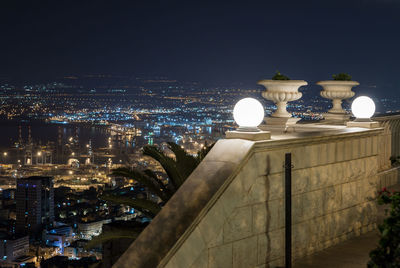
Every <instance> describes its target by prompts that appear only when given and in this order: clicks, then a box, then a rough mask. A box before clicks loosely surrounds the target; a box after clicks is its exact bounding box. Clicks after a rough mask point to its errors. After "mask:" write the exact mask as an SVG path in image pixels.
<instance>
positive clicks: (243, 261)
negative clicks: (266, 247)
mask: <svg viewBox="0 0 400 268" xmlns="http://www.w3.org/2000/svg"><path fill="white" fill-rule="evenodd" d="M256 265H257V236H252V237H249V238H245V239H242V240H238V241H236V242H234V243H233V267H234V268H246V267H248V268H251V267H254V266H256Z"/></svg>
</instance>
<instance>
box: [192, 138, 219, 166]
mask: <svg viewBox="0 0 400 268" xmlns="http://www.w3.org/2000/svg"><path fill="white" fill-rule="evenodd" d="M214 145H215V142H214V143H212V144H211V145H207V143H205V144H204V147H203V148H202V149H200V150H199V151H198V152H197V156H196V162H197V165H198V164H200V162H201V161H203V159H204V158H205V157H206V155H207V154H208V152H209V151H211V149H212V148H213V147H214Z"/></svg>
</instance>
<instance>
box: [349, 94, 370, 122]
mask: <svg viewBox="0 0 400 268" xmlns="http://www.w3.org/2000/svg"><path fill="white" fill-rule="evenodd" d="M351 112H352V113H353V115H354V116H355V117H356V119H364V120H365V119H370V118H371V117H372V116H373V115H374V113H375V103H374V101H373V100H372V99H371V98H370V97H367V96H361V97H358V98H356V99H355V100H354V101H353V103H352V104H351Z"/></svg>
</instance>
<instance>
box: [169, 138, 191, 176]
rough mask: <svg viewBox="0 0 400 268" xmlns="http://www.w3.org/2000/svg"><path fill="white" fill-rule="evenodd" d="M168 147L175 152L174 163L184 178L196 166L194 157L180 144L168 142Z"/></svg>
mask: <svg viewBox="0 0 400 268" xmlns="http://www.w3.org/2000/svg"><path fill="white" fill-rule="evenodd" d="M167 144H168V148H169V149H170V150H171V151H172V152H173V153H174V154H175V164H176V167H177V169H178V172H179V173H180V174H181V176H182V177H183V179H184V180H186V179H187V178H188V177H189V175H190V174H191V173H192V171H193V170H194V169H195V168H196V167H197V161H196V158H195V157H194V156H192V155H190V154H188V153H187V152H186V151H185V150H184V149H183V148H182V147H181V146H179V145H178V144H176V143H174V142H168V143H167Z"/></svg>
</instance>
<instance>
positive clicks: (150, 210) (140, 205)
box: [100, 194, 161, 218]
mask: <svg viewBox="0 0 400 268" xmlns="http://www.w3.org/2000/svg"><path fill="white" fill-rule="evenodd" d="M100 198H101V199H103V200H105V201H109V202H112V203H115V204H123V205H126V206H130V207H133V208H135V209H137V210H139V211H141V212H143V213H144V214H146V215H148V216H149V217H151V218H153V217H154V216H155V215H157V213H158V212H159V211H160V210H161V207H160V206H159V205H158V204H157V203H155V202H153V201H150V200H147V199H132V198H130V197H126V196H116V195H111V194H104V195H101V196H100Z"/></svg>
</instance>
